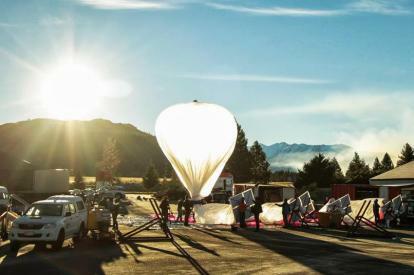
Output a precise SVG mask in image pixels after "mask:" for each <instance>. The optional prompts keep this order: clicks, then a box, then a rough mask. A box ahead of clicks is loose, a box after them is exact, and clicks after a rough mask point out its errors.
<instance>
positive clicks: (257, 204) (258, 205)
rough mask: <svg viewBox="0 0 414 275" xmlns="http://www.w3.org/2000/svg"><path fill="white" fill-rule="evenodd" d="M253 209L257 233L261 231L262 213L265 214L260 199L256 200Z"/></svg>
mask: <svg viewBox="0 0 414 275" xmlns="http://www.w3.org/2000/svg"><path fill="white" fill-rule="evenodd" d="M251 209H252V212H253V214H254V221H255V222H256V231H259V230H260V213H262V212H263V209H262V203H261V201H260V198H256V199H255V201H254V205H253V206H252V208H251Z"/></svg>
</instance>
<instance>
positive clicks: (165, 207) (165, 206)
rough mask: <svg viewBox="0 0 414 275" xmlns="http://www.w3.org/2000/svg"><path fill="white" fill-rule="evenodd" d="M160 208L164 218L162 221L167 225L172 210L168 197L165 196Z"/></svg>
mask: <svg viewBox="0 0 414 275" xmlns="http://www.w3.org/2000/svg"><path fill="white" fill-rule="evenodd" d="M160 208H161V216H162V220H163V221H164V222H165V224H167V222H168V213H169V210H170V202H169V201H168V197H167V196H164V197H163V198H162V200H161V203H160Z"/></svg>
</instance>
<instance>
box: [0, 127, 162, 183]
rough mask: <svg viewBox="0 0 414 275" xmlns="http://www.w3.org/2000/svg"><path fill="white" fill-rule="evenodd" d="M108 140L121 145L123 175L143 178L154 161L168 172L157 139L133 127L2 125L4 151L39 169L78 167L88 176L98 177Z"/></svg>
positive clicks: (0, 148) (120, 171) (0, 149)
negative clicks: (112, 139) (97, 173)
mask: <svg viewBox="0 0 414 275" xmlns="http://www.w3.org/2000/svg"><path fill="white" fill-rule="evenodd" d="M108 138H115V139H116V140H117V142H118V148H119V151H120V155H121V164H120V167H119V169H118V174H119V175H122V176H143V175H144V174H145V171H146V169H147V167H148V165H149V163H150V162H151V161H152V162H153V163H154V165H155V166H156V168H157V169H158V171H160V172H161V171H164V169H165V168H164V165H165V164H166V163H167V160H166V159H165V157H164V155H163V154H162V152H161V150H160V148H159V146H158V144H157V141H156V139H155V137H154V136H152V135H150V134H148V133H145V132H142V131H140V130H138V129H137V128H136V127H135V126H133V125H131V124H122V123H112V122H111V121H109V120H103V119H95V120H91V121H61V120H51V119H34V120H27V121H22V122H17V123H7V124H3V125H0V152H2V153H5V154H7V155H10V156H13V158H17V159H22V160H26V161H29V162H31V163H32V164H33V166H34V167H35V168H36V169H44V168H71V169H73V168H74V167H75V165H78V166H79V167H80V169H81V170H82V172H83V174H84V175H95V173H96V164H97V162H99V161H100V160H101V156H102V148H103V145H104V144H105V143H106V141H107V140H108ZM3 165H7V163H3Z"/></svg>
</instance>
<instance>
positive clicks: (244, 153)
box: [225, 124, 252, 183]
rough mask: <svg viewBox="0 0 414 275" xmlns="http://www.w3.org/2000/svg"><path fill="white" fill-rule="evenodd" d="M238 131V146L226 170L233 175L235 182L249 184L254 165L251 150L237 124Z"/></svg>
mask: <svg viewBox="0 0 414 275" xmlns="http://www.w3.org/2000/svg"><path fill="white" fill-rule="evenodd" d="M237 131H238V133H237V141H236V146H235V148H234V151H233V154H232V155H231V157H230V159H229V160H228V162H227V164H226V168H225V170H227V171H229V172H230V173H232V174H233V176H234V182H240V183H241V182H249V181H251V179H252V174H251V168H252V164H251V159H250V153H249V149H248V148H247V139H246V136H245V133H244V131H243V129H242V127H241V126H240V124H237Z"/></svg>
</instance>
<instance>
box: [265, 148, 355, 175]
mask: <svg viewBox="0 0 414 275" xmlns="http://www.w3.org/2000/svg"><path fill="white" fill-rule="evenodd" d="M262 148H263V151H264V152H265V153H266V156H267V160H268V161H269V163H270V166H271V169H272V170H274V171H277V170H287V169H289V170H296V169H297V168H300V167H302V165H303V163H304V162H306V161H309V160H310V159H311V158H312V157H313V156H314V155H315V154H317V153H323V154H325V155H327V156H329V157H334V156H338V155H340V154H344V153H347V152H349V151H350V150H352V148H351V147H350V146H348V145H344V144H334V145H325V144H321V145H308V144H303V143H302V144H296V143H294V144H288V143H286V142H280V143H275V144H272V145H269V146H268V145H264V144H262Z"/></svg>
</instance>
